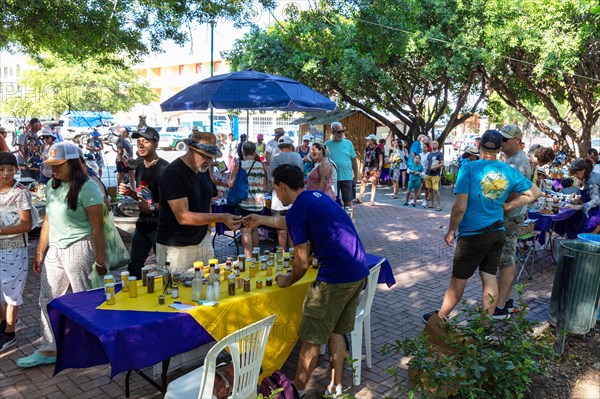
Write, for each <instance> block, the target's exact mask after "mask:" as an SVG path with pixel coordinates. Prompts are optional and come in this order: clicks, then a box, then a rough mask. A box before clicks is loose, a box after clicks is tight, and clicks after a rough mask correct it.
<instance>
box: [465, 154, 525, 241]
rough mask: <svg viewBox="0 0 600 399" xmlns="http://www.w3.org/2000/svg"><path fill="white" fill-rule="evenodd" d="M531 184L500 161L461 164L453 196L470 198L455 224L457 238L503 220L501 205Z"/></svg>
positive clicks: (473, 233)
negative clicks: (510, 196)
mask: <svg viewBox="0 0 600 399" xmlns="http://www.w3.org/2000/svg"><path fill="white" fill-rule="evenodd" d="M531 185H532V183H531V181H530V180H529V179H527V178H526V177H525V176H523V175H522V174H521V173H520V172H519V171H518V170H516V169H515V168H513V167H511V166H509V165H507V164H505V163H502V162H500V161H487V160H479V161H472V162H468V163H466V164H463V165H462V166H461V168H460V169H459V170H458V177H457V179H456V185H455V186H454V193H455V194H468V196H469V199H468V202H467V209H466V211H465V215H464V217H463V219H462V221H461V222H460V224H459V225H458V236H471V235H476V234H479V230H481V229H483V228H484V227H487V226H489V225H491V224H493V223H495V222H497V221H499V220H504V210H503V209H502V204H503V203H504V202H505V201H506V198H507V197H508V195H509V194H510V193H512V192H517V193H522V192H525V191H527V190H529V189H530V188H531ZM503 229H504V227H500V228H498V229H497V230H503Z"/></svg>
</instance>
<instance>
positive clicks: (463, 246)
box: [452, 230, 506, 280]
mask: <svg viewBox="0 0 600 399" xmlns="http://www.w3.org/2000/svg"><path fill="white" fill-rule="evenodd" d="M505 240H506V235H505V233H504V230H497V231H490V232H488V233H484V234H477V235H474V236H467V237H464V236H463V237H459V238H458V241H457V243H456V250H455V251H454V260H453V265H452V275H453V276H454V277H456V278H459V279H462V280H467V279H468V278H469V277H471V276H472V275H473V273H475V270H477V268H478V267H479V271H482V272H485V273H489V274H492V275H494V276H495V275H496V270H498V265H499V264H500V257H501V256H502V248H504V242H505Z"/></svg>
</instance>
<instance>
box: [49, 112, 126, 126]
mask: <svg viewBox="0 0 600 399" xmlns="http://www.w3.org/2000/svg"><path fill="white" fill-rule="evenodd" d="M60 119H61V120H63V121H65V126H67V127H84V128H95V127H96V126H98V125H103V124H105V123H111V122H114V120H115V117H114V116H113V115H112V114H111V113H110V112H95V111H69V112H65V113H64V114H62V115H61V117H60ZM67 121H68V122H67Z"/></svg>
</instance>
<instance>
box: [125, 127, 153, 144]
mask: <svg viewBox="0 0 600 399" xmlns="http://www.w3.org/2000/svg"><path fill="white" fill-rule="evenodd" d="M138 137H143V138H145V139H147V140H152V141H159V140H160V134H158V132H157V131H156V129H155V128H153V127H150V126H146V127H145V128H143V129H142V130H140V131H137V132H135V133H133V134H132V135H131V138H132V139H137V138H138Z"/></svg>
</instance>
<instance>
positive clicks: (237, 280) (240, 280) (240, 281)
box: [235, 276, 244, 290]
mask: <svg viewBox="0 0 600 399" xmlns="http://www.w3.org/2000/svg"><path fill="white" fill-rule="evenodd" d="M235 286H236V287H237V288H238V289H240V290H241V289H242V288H244V279H243V278H242V277H239V276H238V277H236V278H235Z"/></svg>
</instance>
